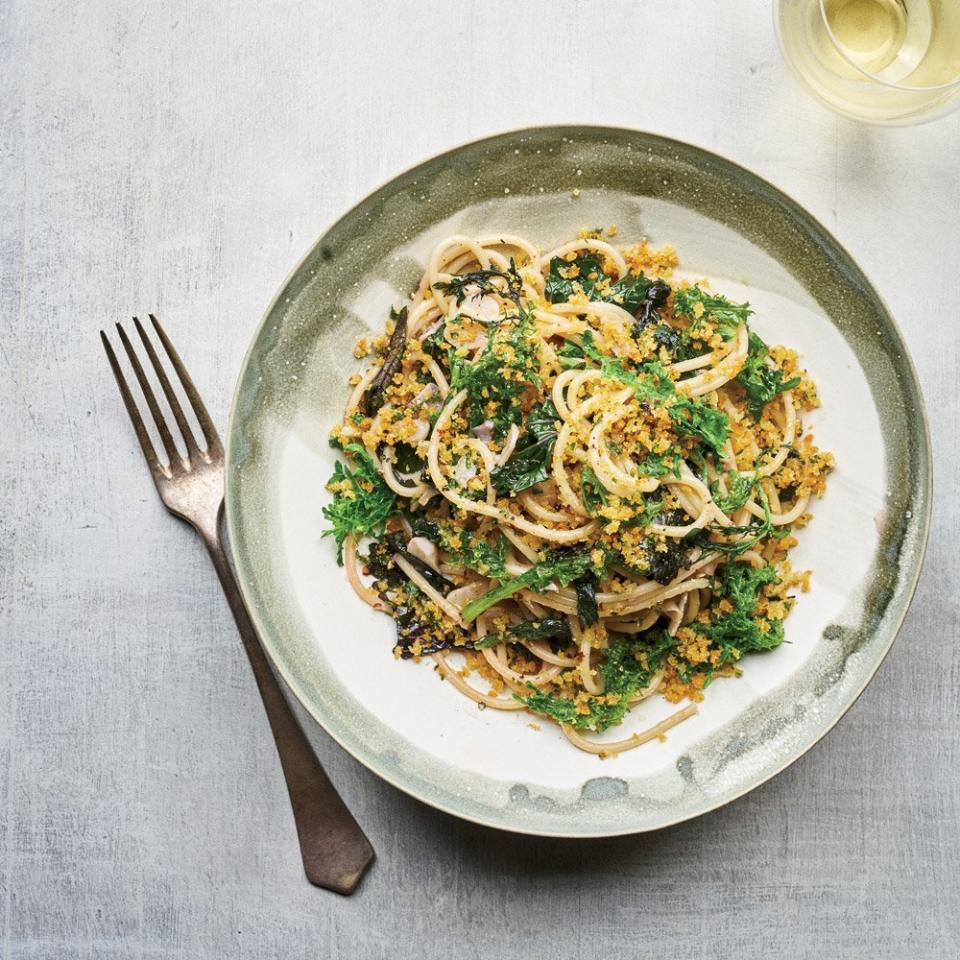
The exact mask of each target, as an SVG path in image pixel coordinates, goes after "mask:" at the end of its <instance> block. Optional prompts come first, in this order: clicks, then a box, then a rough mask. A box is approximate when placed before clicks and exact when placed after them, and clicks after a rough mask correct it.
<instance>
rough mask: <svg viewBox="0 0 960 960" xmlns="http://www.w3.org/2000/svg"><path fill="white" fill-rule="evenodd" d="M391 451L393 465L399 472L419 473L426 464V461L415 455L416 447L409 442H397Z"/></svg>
mask: <svg viewBox="0 0 960 960" xmlns="http://www.w3.org/2000/svg"><path fill="white" fill-rule="evenodd" d="M393 452H394V458H395V459H394V464H393V465H394V467H395V469H396V470H397V471H398V472H399V473H420V472H421V471H422V470H423V468H424V467H425V466H426V462H425V461H424V460H423V459H422V458H421V457H418V456H417V451H416V448H415V447H413V446H411V445H410V444H409V443H398V444H397V445H396V446H395V447H394V448H393Z"/></svg>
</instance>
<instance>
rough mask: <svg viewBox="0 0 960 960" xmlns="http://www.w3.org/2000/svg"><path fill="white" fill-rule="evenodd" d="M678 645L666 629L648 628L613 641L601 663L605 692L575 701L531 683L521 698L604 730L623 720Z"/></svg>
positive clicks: (565, 719) (580, 725)
mask: <svg viewBox="0 0 960 960" xmlns="http://www.w3.org/2000/svg"><path fill="white" fill-rule="evenodd" d="M674 645H675V641H674V639H673V638H672V637H671V636H670V635H669V634H668V633H667V632H666V630H658V631H648V632H647V633H645V634H641V635H640V636H639V637H637V638H624V639H622V640H618V641H615V642H611V645H610V647H609V648H608V649H607V651H606V655H605V659H604V662H603V664H602V665H601V667H600V672H601V674H602V676H603V680H604V693H603V694H602V695H601V696H587V697H580V698H579V700H578V701H574V700H573V699H571V698H570V697H565V696H563V695H562V694H558V693H548V692H546V691H544V690H538V689H536V688H535V687H533V686H532V685H530V690H531V693H530V694H529V695H528V696H526V697H518V699H521V700H523V702H524V703H525V704H526V705H527V707H528V708H529V709H530V710H533V711H535V712H536V713H539V714H542V715H543V716H546V717H550V718H551V719H552V720H555V721H556V722H557V723H561V724H564V725H566V726H570V727H576V728H577V729H579V730H591V731H593V732H595V733H602V732H603V731H604V730H606V729H607V728H608V727H610V726H612V725H613V724H615V723H619V722H620V721H621V720H623V718H624V716H626V714H627V711H628V710H629V708H630V699H631V697H633V695H634V694H635V693H636V692H637V691H638V690H642V689H643V688H644V687H647V686H649V684H650V681H651V679H652V678H653V675H654V674H655V673H656V672H657V671H658V670H659V669H660V667H661V666H662V665H663V661H664V660H665V659H666V658H667V656H668V655H669V653H670V652H671V651H672V650H673V649H674Z"/></svg>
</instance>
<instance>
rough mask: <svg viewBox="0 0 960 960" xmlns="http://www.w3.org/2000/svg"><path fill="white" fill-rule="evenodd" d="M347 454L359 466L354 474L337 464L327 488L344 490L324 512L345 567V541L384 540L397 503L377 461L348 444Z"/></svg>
mask: <svg viewBox="0 0 960 960" xmlns="http://www.w3.org/2000/svg"><path fill="white" fill-rule="evenodd" d="M344 451H345V452H346V453H349V454H352V456H353V457H354V458H355V460H356V466H355V468H354V469H353V470H351V469H350V468H349V467H348V466H347V465H346V464H344V463H342V462H341V461H339V460H338V461H337V463H336V464H335V465H334V468H333V476H332V477H330V479H329V480H328V481H327V486H328V487H330V486H333V485H335V484H337V485H339V484H342V485H343V486H344V488H343V489H342V490H337V491H336V492H335V493H334V496H333V501H332V502H331V503H329V504H328V505H327V506H325V507H324V508H323V516H324V518H325V519H326V520H327V521H329V523H330V528H329V529H327V530H324V532H323V535H324V536H325V537H329V536H332V537H334V539H335V540H336V542H337V563H339V564H340V565H341V566H342V565H343V542H344V540H346V539H347V537H348V536H349V535H350V534H353V535H354V536H355V537H368V536H373V537H378V536H380V535H381V534H382V533H383V531H384V527H385V525H386V522H387V519H388V518H389V517H390V515H391V514H392V513H393V512H394V508H395V507H396V501H397V498H396V496H395V495H394V493H393V491H392V490H391V489H390V488H389V487H388V486H387V485H386V484H385V483H384V482H383V478H382V477H381V476H380V472H379V471H378V470H377V467H376V465H375V464H374V461H373V458H372V457H371V456H370V454H369V453H367V451H366V450H365V449H364V448H363V447H362V446H361V445H360V444H359V443H349V444H347V446H346V447H345V448H344Z"/></svg>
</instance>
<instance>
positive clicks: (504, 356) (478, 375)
mask: <svg viewBox="0 0 960 960" xmlns="http://www.w3.org/2000/svg"><path fill="white" fill-rule="evenodd" d="M447 356H448V362H449V364H450V373H451V383H450V393H451V394H456V393H458V392H459V391H460V390H464V389H465V390H466V391H467V400H468V414H469V421H470V426H471V427H476V426H479V425H480V424H481V423H483V422H484V421H485V420H487V419H488V417H492V419H493V425H494V436H495V437H497V439H500V438H502V437H503V435H504V434H505V433H506V432H507V430H508V428H509V426H510V424H511V423H516V424H519V423H520V420H521V418H522V414H523V410H522V407H521V404H520V397H521V395H522V394H523V393H524V392H525V391H526V389H527V387H528V386H530V385H532V386H535V387H539V386H540V384H541V382H542V381H541V379H540V352H539V346H538V340H537V336H536V330H535V329H534V325H533V314H532V313H529V312H523V313H521V314H518V315H516V316H511V317H504V319H503V320H502V321H501V323H500V325H499V326H498V327H496V329H495V330H494V331H493V333H492V334H491V335H490V337H489V338H488V340H487V346H486V348H485V349H484V351H483V352H482V353H481V354H480V356H479V357H478V358H477V359H476V360H475V361H474V362H473V363H468V362H467V361H466V360H465V359H463V358H462V357H458V356H457V354H456V353H455V352H454V351H453V350H451V351H449V353H448V355H447ZM489 408H492V411H493V412H492V413H490V409H489Z"/></svg>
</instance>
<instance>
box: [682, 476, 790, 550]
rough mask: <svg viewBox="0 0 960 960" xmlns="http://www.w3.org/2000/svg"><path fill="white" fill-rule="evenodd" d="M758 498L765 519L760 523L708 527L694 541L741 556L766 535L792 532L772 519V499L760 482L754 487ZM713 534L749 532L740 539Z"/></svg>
mask: <svg viewBox="0 0 960 960" xmlns="http://www.w3.org/2000/svg"><path fill="white" fill-rule="evenodd" d="M754 489H755V490H756V492H757V499H758V500H759V501H760V506H761V507H762V508H763V520H761V521H760V522H759V523H748V524H746V525H745V526H739V527H706V528H704V529H703V530H699V531H697V533H696V534H695V535H694V537H693V538H692V539H693V541H694V542H696V543H697V544H699V545H700V546H702V547H703V548H704V549H709V550H710V551H712V552H715V553H725V554H728V555H730V556H739V555H740V554H741V553H745V552H746V551H747V550H749V549H750V548H751V547H753V546H755V545H756V544H758V543H759V542H760V541H761V540H763V539H764V538H765V537H777V538H780V537H785V536H787V534H788V533H789V532H790V530H789V527H786V526H783V527H775V526H774V525H773V522H772V521H771V519H770V501H769V500H768V499H767V495H766V493H764V491H763V487H761V486H760V484H756V485H755V488H754ZM711 534H720V535H721V536H729V535H730V534H748V536H744V537H743V538H742V539H739V540H714V539H713V538H712V537H711Z"/></svg>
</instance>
